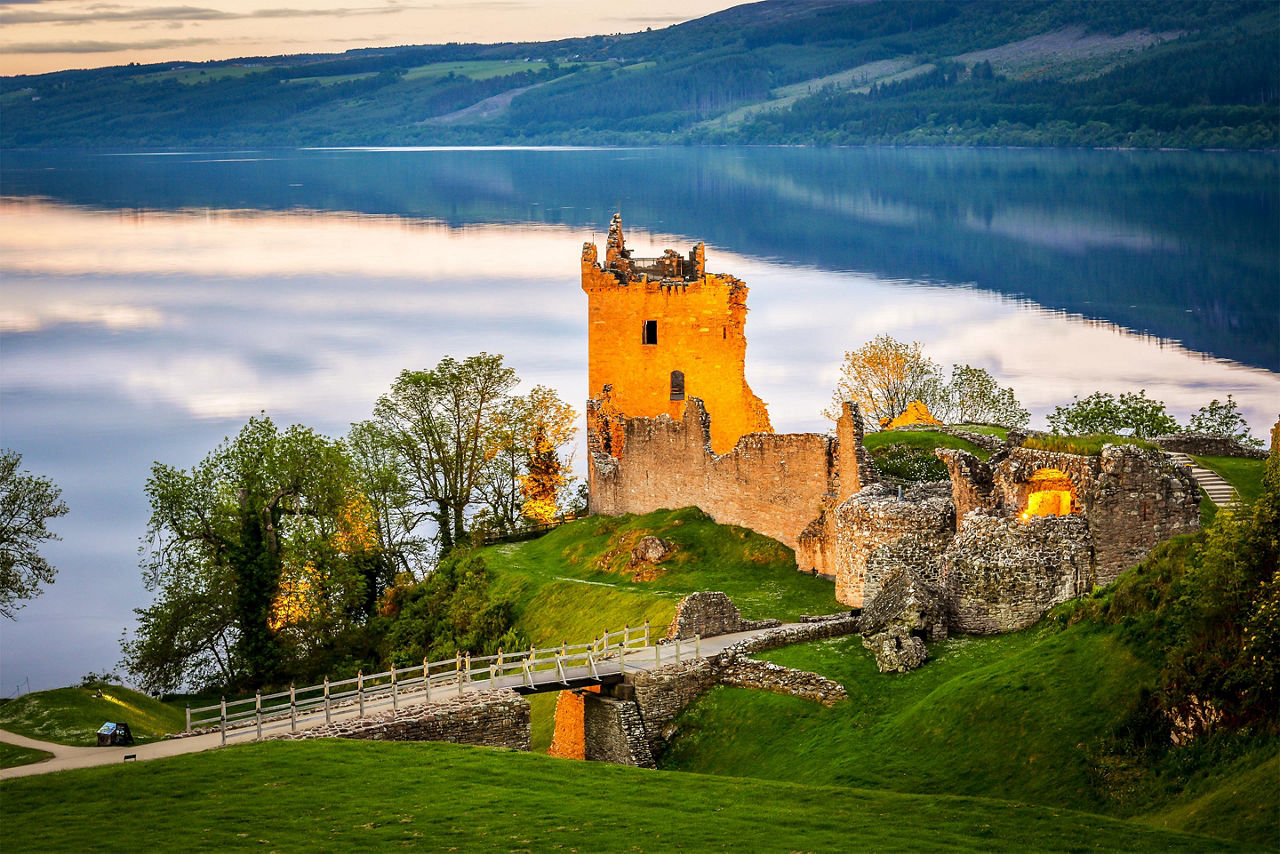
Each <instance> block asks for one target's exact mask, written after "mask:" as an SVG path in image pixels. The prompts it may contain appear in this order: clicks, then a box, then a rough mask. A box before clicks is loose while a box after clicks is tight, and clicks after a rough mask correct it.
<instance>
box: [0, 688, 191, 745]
mask: <svg viewBox="0 0 1280 854" xmlns="http://www.w3.org/2000/svg"><path fill="white" fill-rule="evenodd" d="M95 691H96V688H56V689H54V690H52V691H37V692H35V693H32V694H24V695H23V696H21V697H18V698H17V699H15V700H10V701H8V702H7V703H4V704H3V705H0V729H7V730H9V731H10V732H16V733H18V734H19V735H25V736H27V737H28V738H38V739H40V740H42V741H52V742H54V743H55V744H69V745H73V746H80V747H92V746H93V745H95V744H97V743H98V739H97V735H96V733H97V730H98V727H100V726H102V724H103V723H105V722H106V721H123V722H124V723H127V724H128V725H129V730H130V732H132V733H133V737H134V739H136V740H137V741H141V742H145V741H154V740H156V739H157V738H159V737H160V736H163V735H164V734H166V733H170V732H178V731H180V730H182V728H183V727H184V726H185V725H186V716H185V714H184V713H183V712H182V711H181V710H179V709H175V708H173V707H172V706H169V705H166V704H164V703H161V702H160V701H159V700H156V699H153V698H152V697H148V696H147V695H146V694H140V693H138V692H137V691H131V690H129V689H128V688H122V687H120V686H118V685H103V686H102V697H100V698H99V697H95V696H94V693H95Z"/></svg>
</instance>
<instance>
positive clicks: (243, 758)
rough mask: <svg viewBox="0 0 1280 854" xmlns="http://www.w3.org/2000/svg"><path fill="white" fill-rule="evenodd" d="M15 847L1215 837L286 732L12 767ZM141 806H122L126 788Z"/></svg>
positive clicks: (903, 843) (1020, 810)
mask: <svg viewBox="0 0 1280 854" xmlns="http://www.w3.org/2000/svg"><path fill="white" fill-rule="evenodd" d="M0 795H3V799H4V804H5V812H6V819H5V843H6V846H12V847H13V848H14V850H26V851H32V850H44V851H47V850H60V851H75V850H90V849H92V850H95V851H135V850H140V849H141V850H146V849H148V848H152V849H156V850H164V851H177V850H182V851H195V850H219V851H221V850H228V849H244V848H246V847H249V846H252V847H254V848H260V849H262V850H264V851H308V852H309V851H317V850H320V851H325V850H354V849H359V850H379V849H385V848H388V847H390V846H407V847H426V848H432V849H444V850H465V851H477V850H485V851H494V850H502V851H510V850H515V851H528V850H550V849H565V850H569V851H671V850H675V849H687V850H698V851H712V850H730V851H742V850H745V849H750V850H776V851H795V850H809V851H845V850H849V848H850V847H855V848H859V849H862V850H884V851H911V850H935V851H936V850H948V851H1018V852H1022V851H1027V850H1044V851H1050V850H1052V851H1066V850H1073V851H1081V850H1087V849H1101V850H1110V851H1121V850H1124V851H1144V850H1151V851H1155V850H1159V851H1211V850H1236V849H1235V848H1234V847H1233V846H1231V845H1230V844H1227V843H1222V842H1218V841H1216V840H1212V839H1209V838H1207V837H1203V836H1189V835H1185V834H1179V833H1176V832H1172V831H1167V830H1162V829H1158V828H1152V827H1146V826H1143V825H1139V824H1131V823H1126V822H1122V821H1118V820H1115V819H1110V818H1106V817H1103V816H1097V815H1088V814H1083V813H1077V812H1072V811H1070V810H1062V809H1049V808H1043V807H1034V806H1027V805H1026V804H1021V803H1010V802H1003V801H999V800H992V799H986V798H968V797H952V796H926V795H904V794H900V793H897V792H889V791H868V790H862V789H851V788H836V787H830V786H811V785H797V784H794V783H774V782H765V781H760V780H735V779H727V778H722V777H710V776H706V775H698V774H666V773H662V772H654V771H644V770H641V769H637V768H627V767H621V766H616V765H603V764H599V763H585V762H572V761H569V760H561V759H553V758H550V757H546V756H535V755H531V754H523V753H513V752H508V751H498V750H489V749H484V748H473V747H460V746H457V745H451V744H436V743H420V744H409V743H377V742H359V741H351V742H347V741H309V742H292V743H287V742H274V743H267V744H251V745H243V746H237V747H231V748H224V749H222V750H217V751H214V752H212V753H206V754H198V755H192V756H181V757H176V758H174V759H169V760H164V761H155V762H147V763H142V764H130V765H128V766H112V767H106V768H92V769H85V770H82V771H74V772H65V773H61V774H50V775H47V776H43V777H31V778H26V779H21V780H12V781H7V782H5V783H3V784H0ZM122 799H125V801H126V802H127V803H128V804H130V805H131V806H130V809H131V810H132V818H133V819H137V820H128V821H122V820H121V815H120V813H119V808H120V804H121V800H122Z"/></svg>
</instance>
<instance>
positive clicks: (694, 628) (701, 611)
mask: <svg viewBox="0 0 1280 854" xmlns="http://www.w3.org/2000/svg"><path fill="white" fill-rule="evenodd" d="M777 625H780V622H779V621H778V620H744V619H742V613H741V612H740V611H739V610H738V606H737V605H735V604H733V600H732V599H730V598H729V597H728V595H726V594H724V593H721V592H719V591H706V592H702V593H690V594H689V595H688V596H686V597H684V598H683V599H681V600H680V602H679V604H677V605H676V615H675V617H673V618H672V620H671V625H670V626H669V627H668V628H667V638H669V639H674V638H682V639H685V638H691V637H693V636H695V635H697V636H699V637H704V638H709V637H714V636H716V635H729V634H733V633H734V632H749V631H753V630H755V629H767V628H772V627H774V626H777Z"/></svg>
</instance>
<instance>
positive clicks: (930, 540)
mask: <svg viewBox="0 0 1280 854" xmlns="http://www.w3.org/2000/svg"><path fill="white" fill-rule="evenodd" d="M832 515H833V516H834V518H835V526H834V527H835V532H834V533H835V540H836V545H835V552H836V573H835V576H836V600H837V601H839V602H843V603H844V604H846V605H850V606H852V607H855V608H858V607H862V605H863V604H864V603H865V602H870V601H871V600H873V599H875V597H876V594H877V593H879V591H880V585H881V583H882V581H883V580H884V578H885V577H887V576H888V575H889V573H891V572H893V571H894V570H896V569H898V568H899V567H904V566H905V567H909V568H910V569H912V570H914V571H915V572H916V573H917V574H918V575H919V576H920V577H921V578H923V579H925V580H926V581H929V582H932V583H934V584H936V583H937V580H938V559H939V558H940V557H941V556H942V552H943V551H944V550H945V549H946V547H947V541H948V540H950V539H951V535H952V532H953V531H954V530H955V512H954V510H953V509H952V504H951V496H950V490H949V489H948V488H947V486H946V485H945V484H919V485H916V486H911V487H909V488H907V489H905V490H903V491H902V493H901V495H899V494H898V490H897V488H895V487H891V486H889V485H888V484H875V485H872V486H868V487H867V488H866V489H863V490H862V491H861V492H859V493H858V494H856V495H854V496H853V497H852V498H850V499H849V500H848V501H846V502H844V503H843V504H841V505H840V506H839V507H837V508H836V509H835V511H834V512H833V514H832Z"/></svg>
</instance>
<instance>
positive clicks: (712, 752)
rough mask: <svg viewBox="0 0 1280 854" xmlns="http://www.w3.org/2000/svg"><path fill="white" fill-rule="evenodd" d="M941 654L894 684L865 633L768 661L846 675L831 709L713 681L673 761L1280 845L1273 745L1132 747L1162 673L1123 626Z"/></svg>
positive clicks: (1045, 629) (1260, 741)
mask: <svg viewBox="0 0 1280 854" xmlns="http://www.w3.org/2000/svg"><path fill="white" fill-rule="evenodd" d="M930 653H931V655H932V656H933V658H932V659H931V660H930V661H929V663H928V664H926V665H925V666H924V667H922V668H921V669H919V670H916V671H913V672H910V673H905V674H891V675H885V674H881V673H879V672H878V671H877V670H876V666H875V662H874V660H873V659H872V658H871V656H870V654H869V653H867V652H866V651H865V650H863V649H862V644H861V639H860V638H858V637H848V638H835V639H832V640H828V641H821V642H817V643H810V644H802V645H797V646H792V647H787V648H784V649H780V650H775V651H773V652H770V653H766V654H764V655H762V656H760V657H762V658H766V659H768V660H770V661H775V662H777V663H779V664H783V665H786V666H789V667H796V668H800V669H803V670H811V671H816V672H819V673H822V674H824V675H826V676H829V677H831V678H833V679H836V680H837V681H839V682H841V683H842V684H843V685H844V686H845V687H846V688H847V689H848V691H849V696H850V699H849V700H848V701H845V702H842V703H839V704H837V705H836V706H834V707H832V708H830V709H826V708H823V707H822V706H819V705H817V704H814V703H809V702H806V701H804V700H799V699H796V698H793V697H784V696H779V695H773V694H765V693H761V692H757V691H747V690H743V689H740V688H728V687H718V688H715V689H713V690H712V691H711V692H709V693H708V694H706V695H704V696H703V697H702V698H700V699H699V700H698V701H696V702H695V703H694V705H693V706H691V707H690V708H689V709H688V710H687V711H686V712H685V713H684V715H683V716H682V717H681V718H680V719H678V721H677V724H678V727H679V731H678V735H677V737H676V739H675V741H674V743H673V744H672V747H671V749H670V751H669V752H668V753H667V754H666V756H664V757H663V759H662V762H661V767H663V768H664V769H670V770H682V771H692V772H703V773H714V774H723V775H728V776H733V777H764V778H769V779H774V780H789V781H801V780H803V781H806V782H811V783H817V784H834V785H848V786H856V787H875V788H877V789H887V790H897V791H900V792H910V793H915V794H935V795H941V794H943V793H945V794H948V795H970V796H979V795H981V796H987V797H994V798H1007V799H1010V800H1015V799H1016V800H1019V801H1030V802H1034V803H1038V804H1045V805H1057V806H1060V807H1063V808H1068V809H1077V810H1085V811H1089V812H1099V813H1107V814H1111V815H1115V816H1123V817H1127V818H1137V819H1139V820H1141V821H1150V822H1152V823H1157V824H1162V825H1167V826H1170V827H1177V828H1182V829H1195V830H1197V831H1200V832H1205V833H1212V834H1215V835H1219V836H1229V837H1233V838H1238V839H1240V840H1241V841H1244V842H1251V843H1254V844H1266V843H1267V842H1268V841H1274V840H1275V839H1276V838H1277V837H1278V836H1280V823H1278V822H1277V815H1276V813H1277V809H1276V792H1277V791H1280V759H1277V758H1276V756H1277V748H1278V747H1280V740H1277V739H1276V738H1275V737H1274V736H1265V735H1262V736H1255V737H1247V738H1238V739H1233V738H1231V737H1229V736H1228V737H1222V738H1219V739H1216V740H1215V739H1206V740H1205V742H1204V743H1200V744H1198V745H1193V747H1192V748H1188V749H1185V750H1184V751H1171V752H1169V753H1166V754H1164V756H1163V757H1161V758H1158V759H1149V758H1147V757H1143V756H1140V755H1135V754H1134V753H1132V752H1131V751H1130V750H1129V749H1128V748H1129V747H1130V745H1128V744H1126V743H1125V733H1132V732H1133V731H1134V730H1135V729H1137V728H1139V727H1140V721H1141V710H1142V708H1143V706H1142V704H1143V701H1144V699H1145V698H1144V696H1143V691H1144V689H1149V687H1150V686H1151V685H1152V684H1153V683H1154V678H1155V670H1154V668H1153V666H1152V665H1151V664H1150V663H1148V662H1147V661H1145V660H1144V659H1143V658H1141V657H1140V656H1138V655H1136V654H1135V653H1134V651H1133V650H1132V649H1130V648H1129V647H1128V645H1127V644H1125V643H1124V642H1122V641H1121V640H1120V638H1119V637H1118V635H1117V633H1116V632H1114V631H1111V630H1108V629H1104V628H1099V627H1097V626H1096V625H1093V624H1089V623H1079V624H1076V625H1074V626H1071V627H1070V628H1067V629H1061V628H1060V627H1059V626H1057V625H1055V624H1054V623H1052V622H1050V621H1045V622H1043V623H1041V624H1040V625H1039V626H1038V627H1036V628H1033V629H1030V630H1027V631H1024V632H1019V633H1016V634H1011V635H1002V636H996V637H990V638H976V637H954V638H950V639H948V640H946V641H943V642H940V643H936V644H932V645H931V646H930ZM780 720H785V721H786V725H785V726H781V727H780V726H778V722H779V721H780ZM1243 780H1252V781H1254V783H1255V784H1256V785H1254V784H1250V785H1241V781H1243Z"/></svg>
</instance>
